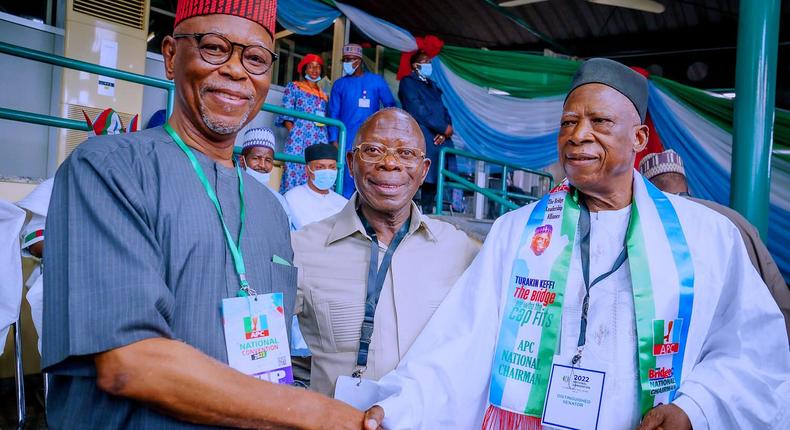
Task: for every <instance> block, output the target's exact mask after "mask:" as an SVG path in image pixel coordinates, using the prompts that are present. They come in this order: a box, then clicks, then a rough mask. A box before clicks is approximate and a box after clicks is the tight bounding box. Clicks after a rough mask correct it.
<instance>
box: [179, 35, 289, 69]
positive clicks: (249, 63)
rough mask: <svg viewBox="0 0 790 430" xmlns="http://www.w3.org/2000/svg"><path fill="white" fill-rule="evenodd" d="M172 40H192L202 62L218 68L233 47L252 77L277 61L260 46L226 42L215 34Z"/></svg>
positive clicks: (228, 56) (270, 52)
mask: <svg viewBox="0 0 790 430" xmlns="http://www.w3.org/2000/svg"><path fill="white" fill-rule="evenodd" d="M173 38H174V39H182V38H192V39H195V41H196V42H197V48H198V52H200V58H202V59H203V61H205V62H207V63H209V64H213V65H215V66H219V65H221V64H225V63H227V62H228V60H230V57H231V56H232V55H233V51H234V48H235V47H237V46H238V47H239V48H241V65H242V66H244V69H245V70H247V71H248V72H250V74H253V75H262V74H264V73H266V72H268V71H269V70H270V69H271V68H272V64H274V62H275V61H277V54H275V53H274V52H272V50H270V49H269V48H267V47H265V46H261V45H242V44H241V43H235V42H231V41H230V40H228V39H227V38H226V37H225V36H223V35H221V34H217V33H189V34H174V35H173Z"/></svg>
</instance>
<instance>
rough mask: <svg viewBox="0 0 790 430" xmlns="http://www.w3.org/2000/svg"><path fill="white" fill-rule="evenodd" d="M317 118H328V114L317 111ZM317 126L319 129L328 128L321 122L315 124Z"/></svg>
mask: <svg viewBox="0 0 790 430" xmlns="http://www.w3.org/2000/svg"><path fill="white" fill-rule="evenodd" d="M315 116H320V117H324V118H326V112H324V111H323V110H317V111H315ZM315 125H316V126H317V127H326V124H324V123H320V122H317V123H315Z"/></svg>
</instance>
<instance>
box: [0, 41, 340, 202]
mask: <svg viewBox="0 0 790 430" xmlns="http://www.w3.org/2000/svg"><path fill="white" fill-rule="evenodd" d="M0 54H8V55H13V56H15V57H20V58H25V59H28V60H32V61H38V62H40V63H46V64H52V65H54V66H60V67H65V68H67V69H72V70H78V71H81V72H88V73H93V74H97V75H102V76H107V77H110V78H115V79H120V80H122V81H126V82H131V83H135V84H140V85H144V86H149V87H155V88H160V89H163V90H165V91H167V107H166V111H167V116H168V117H170V113H171V112H172V111H173V105H174V103H175V94H176V87H175V84H174V83H173V81H168V80H165V79H159V78H152V77H150V76H145V75H140V74H137V73H131V72H126V71H123V70H118V69H113V68H110V67H104V66H99V65H96V64H93V63H88V62H86V61H80V60H75V59H72V58H67V57H62V56H59V55H55V54H50V53H48V52H43V51H37V50H35V49H29V48H24V47H21V46H16V45H12V44H9V43H5V42H0ZM261 110H262V111H266V112H271V113H273V114H280V115H288V116H292V117H294V118H299V119H305V120H308V121H313V122H319V123H322V124H326V125H328V126H334V127H337V128H338V131H339V132H338V139H337V144H338V154H337V170H338V172H340V173H339V174H338V175H337V183H336V184H335V190H337V192H338V193H342V192H343V179H344V178H343V173H342V172H343V169H344V168H345V160H346V126H345V125H344V124H343V123H342V122H341V121H339V120H337V119H333V118H326V117H322V116H318V115H313V114H308V113H304V112H299V111H295V110H291V109H285V108H283V107H280V106H274V105H270V104H266V103H265V104H264V105H263V107H262V108H261ZM0 119H7V120H11V121H19V122H26V123H30V124H39V125H45V126H49V127H57V128H68V129H72V130H80V131H90V128H89V127H88V125H87V124H86V123H85V122H84V121H77V120H73V119H68V118H60V117H57V116H52V115H44V114H39V113H34V112H24V111H19V110H14V109H9V108H3V107H0ZM274 159H275V160H279V161H285V162H289V163H301V164H305V161H304V157H299V156H294V155H290V154H284V153H282V152H277V153H275V154H274Z"/></svg>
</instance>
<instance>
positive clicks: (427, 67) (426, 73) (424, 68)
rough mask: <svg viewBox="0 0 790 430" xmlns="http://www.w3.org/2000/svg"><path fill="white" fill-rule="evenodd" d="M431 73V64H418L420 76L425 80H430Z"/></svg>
mask: <svg viewBox="0 0 790 430" xmlns="http://www.w3.org/2000/svg"><path fill="white" fill-rule="evenodd" d="M432 73H433V64H431V63H426V64H420V74H421V75H422V76H423V77H425V78H430V77H431V74H432Z"/></svg>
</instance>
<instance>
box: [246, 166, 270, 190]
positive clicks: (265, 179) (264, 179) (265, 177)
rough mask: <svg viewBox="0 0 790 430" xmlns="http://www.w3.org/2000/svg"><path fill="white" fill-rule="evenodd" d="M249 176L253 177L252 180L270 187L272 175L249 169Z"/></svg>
mask: <svg viewBox="0 0 790 430" xmlns="http://www.w3.org/2000/svg"><path fill="white" fill-rule="evenodd" d="M247 174H249V175H250V176H252V179H255V180H256V181H258V182H260V183H261V184H263V185H266V186H267V187H268V186H269V178H270V177H271V176H272V174H271V173H261V172H258V171H256V170H254V169H247Z"/></svg>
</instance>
